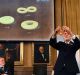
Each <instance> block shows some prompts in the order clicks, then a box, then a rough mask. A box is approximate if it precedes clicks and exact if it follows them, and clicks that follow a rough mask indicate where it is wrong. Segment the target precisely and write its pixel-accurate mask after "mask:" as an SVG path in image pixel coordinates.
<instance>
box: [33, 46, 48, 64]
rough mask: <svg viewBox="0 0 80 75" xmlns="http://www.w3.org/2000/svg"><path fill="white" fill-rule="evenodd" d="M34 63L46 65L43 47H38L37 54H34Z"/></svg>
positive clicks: (46, 56) (46, 59)
mask: <svg viewBox="0 0 80 75" xmlns="http://www.w3.org/2000/svg"><path fill="white" fill-rule="evenodd" d="M34 61H35V63H48V62H49V59H48V55H47V54H46V53H45V49H44V46H40V47H39V50H38V52H37V53H35V57H34Z"/></svg>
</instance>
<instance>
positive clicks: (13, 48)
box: [0, 41, 23, 65]
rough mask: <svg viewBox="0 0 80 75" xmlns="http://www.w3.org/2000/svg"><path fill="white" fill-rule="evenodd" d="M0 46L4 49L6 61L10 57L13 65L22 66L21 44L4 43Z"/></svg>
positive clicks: (13, 42)
mask: <svg viewBox="0 0 80 75" xmlns="http://www.w3.org/2000/svg"><path fill="white" fill-rule="evenodd" d="M0 45H3V46H2V47H4V48H3V50H4V51H5V55H6V59H7V58H9V57H10V58H11V59H13V60H14V65H23V42H19V41H18V42H17V41H4V42H0ZM0 47H1V46H0ZM2 47H1V48H2ZM1 48H0V50H1Z"/></svg>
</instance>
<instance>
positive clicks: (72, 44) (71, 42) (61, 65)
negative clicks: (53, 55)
mask: <svg viewBox="0 0 80 75" xmlns="http://www.w3.org/2000/svg"><path fill="white" fill-rule="evenodd" d="M60 29H61V27H59V26H58V27H57V28H56V30H55V32H54V34H53V35H52V37H51V38H50V45H51V46H52V47H54V48H55V49H57V50H58V51H59V55H58V58H57V61H56V64H55V66H54V75H76V74H77V73H78V72H79V68H78V65H77V62H76V58H75V54H76V51H77V50H78V49H79V48H80V40H79V39H78V38H77V37H76V36H73V33H72V32H71V30H70V29H69V28H68V27H67V26H63V29H62V31H63V32H60ZM60 33H62V34H60ZM58 34H59V35H61V36H63V38H64V42H63V41H58V42H57V38H56V37H57V35H58Z"/></svg>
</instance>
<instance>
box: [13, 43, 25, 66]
mask: <svg viewBox="0 0 80 75" xmlns="http://www.w3.org/2000/svg"><path fill="white" fill-rule="evenodd" d="M23 46H24V43H23V42H20V60H19V61H15V62H14V65H23V49H24V48H23Z"/></svg>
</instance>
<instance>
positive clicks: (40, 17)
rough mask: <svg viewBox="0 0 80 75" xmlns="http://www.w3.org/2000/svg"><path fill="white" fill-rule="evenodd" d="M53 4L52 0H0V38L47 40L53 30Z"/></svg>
mask: <svg viewBox="0 0 80 75" xmlns="http://www.w3.org/2000/svg"><path fill="white" fill-rule="evenodd" d="M53 4H54V3H53V0H45V2H44V1H42V0H41V1H37V0H0V40H12V41H16V40H17V41H21V40H22V41H33V40H34V41H38V40H39V41H40V40H41V41H48V40H49V39H50V36H51V34H52V32H53V30H54V20H53V18H54V16H53V15H54V5H53ZM3 9H4V10H3Z"/></svg>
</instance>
